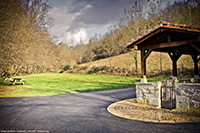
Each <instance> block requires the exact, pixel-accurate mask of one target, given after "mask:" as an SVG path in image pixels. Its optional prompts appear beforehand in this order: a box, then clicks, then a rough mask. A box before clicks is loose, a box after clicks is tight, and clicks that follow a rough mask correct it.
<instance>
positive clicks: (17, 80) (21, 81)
mask: <svg viewBox="0 0 200 133" xmlns="http://www.w3.org/2000/svg"><path fill="white" fill-rule="evenodd" d="M10 82H12V84H13V85H15V83H17V82H19V83H20V84H21V85H25V83H24V82H26V81H24V80H22V78H14V79H13V81H10Z"/></svg>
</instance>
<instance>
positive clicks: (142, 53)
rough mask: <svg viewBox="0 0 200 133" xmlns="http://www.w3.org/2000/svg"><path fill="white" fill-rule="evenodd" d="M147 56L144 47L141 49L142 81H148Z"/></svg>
mask: <svg viewBox="0 0 200 133" xmlns="http://www.w3.org/2000/svg"><path fill="white" fill-rule="evenodd" d="M144 56H145V50H144V48H143V49H142V50H141V82H145V81H146V59H145V58H144Z"/></svg>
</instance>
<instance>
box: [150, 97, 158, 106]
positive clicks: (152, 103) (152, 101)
mask: <svg viewBox="0 0 200 133" xmlns="http://www.w3.org/2000/svg"><path fill="white" fill-rule="evenodd" d="M148 104H151V105H156V106H160V105H159V104H160V101H159V99H158V98H149V99H148Z"/></svg>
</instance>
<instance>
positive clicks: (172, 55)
mask: <svg viewBox="0 0 200 133" xmlns="http://www.w3.org/2000/svg"><path fill="white" fill-rule="evenodd" d="M168 54H169V56H170V58H171V60H172V62H173V64H172V66H173V79H177V61H178V59H179V58H180V57H181V55H182V54H181V53H175V52H173V53H170V52H169V53H168Z"/></svg>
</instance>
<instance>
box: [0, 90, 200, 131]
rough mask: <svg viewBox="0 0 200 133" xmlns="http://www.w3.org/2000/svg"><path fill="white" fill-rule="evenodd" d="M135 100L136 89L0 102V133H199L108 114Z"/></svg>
mask: <svg viewBox="0 0 200 133" xmlns="http://www.w3.org/2000/svg"><path fill="white" fill-rule="evenodd" d="M133 97H135V89H134V88H127V89H118V90H106V91H99V92H90V93H79V94H68V95H58V96H48V97H30V98H0V132H8V131H10V132H11V131H15V132H17V131H20V132H23V131H26V132H30V131H32V132H52V133H62V132H81V133H85V132H87V133H92V132H94V133H106V132H108V133H110V132H111V133H116V132H117V133H120V132H122V133H126V132H127V133H128V132H134V133H136V132H198V131H200V123H196V124H192V123H191V124H155V123H145V122H138V121H132V120H126V119H121V118H118V117H116V116H113V115H112V114H110V113H108V112H107V107H108V106H109V105H110V104H111V103H113V102H116V101H119V100H123V99H127V98H133Z"/></svg>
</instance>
